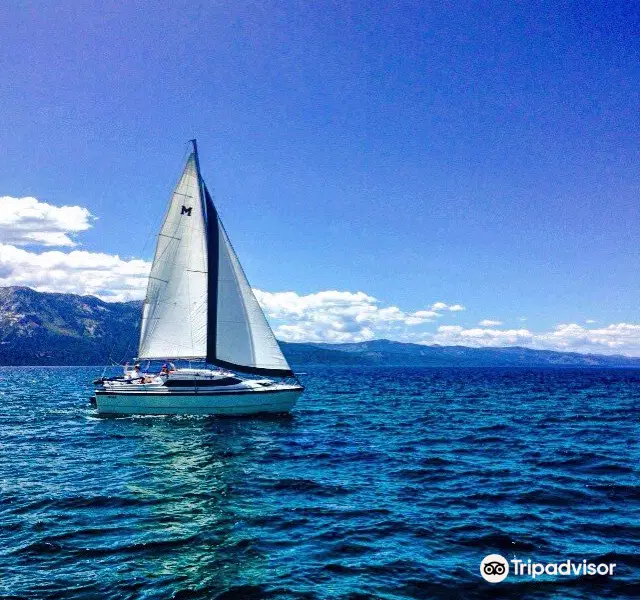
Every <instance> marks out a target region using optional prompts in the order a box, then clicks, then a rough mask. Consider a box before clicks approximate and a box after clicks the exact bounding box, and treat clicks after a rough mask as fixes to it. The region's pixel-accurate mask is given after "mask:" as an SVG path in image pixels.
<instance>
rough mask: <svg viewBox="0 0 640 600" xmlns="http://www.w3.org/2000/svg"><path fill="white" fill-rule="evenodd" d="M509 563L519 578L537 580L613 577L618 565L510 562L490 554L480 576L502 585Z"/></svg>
mask: <svg viewBox="0 0 640 600" xmlns="http://www.w3.org/2000/svg"><path fill="white" fill-rule="evenodd" d="M509 563H511V565H512V571H513V574H514V575H517V576H521V577H523V576H527V577H530V578H531V579H535V578H536V577H539V576H540V575H552V576H557V575H560V576H574V577H576V576H583V575H613V570H614V569H615V568H616V563H598V564H596V563H588V562H587V561H586V560H583V561H581V562H573V561H572V560H565V561H564V562H561V563H537V562H532V561H531V559H529V560H527V561H524V560H520V559H518V558H512V559H511V560H510V561H508V560H507V559H506V558H504V557H503V556H500V555H499V554H489V555H487V556H485V557H484V558H483V559H482V562H481V563H480V575H482V577H483V578H484V579H485V580H486V581H488V582H489V583H500V582H501V581H504V580H505V579H506V578H507V575H509Z"/></svg>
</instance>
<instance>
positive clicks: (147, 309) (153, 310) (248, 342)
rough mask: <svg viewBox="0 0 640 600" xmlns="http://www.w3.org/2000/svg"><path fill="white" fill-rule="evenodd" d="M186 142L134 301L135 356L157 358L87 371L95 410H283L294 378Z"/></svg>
mask: <svg viewBox="0 0 640 600" xmlns="http://www.w3.org/2000/svg"><path fill="white" fill-rule="evenodd" d="M191 145H192V147H191V148H190V152H189V156H188V158H187V162H186V165H185V167H184V169H183V171H182V175H181V177H180V180H179V181H178V184H177V185H176V187H175V189H174V191H173V194H172V196H171V200H170V202H169V207H168V209H167V212H166V215H165V217H164V221H163V223H162V227H161V229H160V232H159V234H158V238H157V242H156V249H155V254H154V258H153V264H152V266H151V272H150V274H149V280H148V284H147V293H146V298H145V300H144V304H143V308H142V327H141V331H140V342H139V345H138V357H137V359H136V360H137V361H139V362H140V361H149V363H148V364H149V365H151V364H152V361H163V362H164V363H165V364H164V365H163V367H162V370H161V371H160V372H159V373H151V372H146V373H145V372H142V371H140V370H139V365H136V369H135V370H129V369H128V368H127V367H126V366H125V370H124V373H123V375H122V376H119V377H111V378H104V377H103V378H100V379H99V380H96V381H95V382H94V383H95V384H96V392H95V405H96V408H97V411H98V413H100V414H144V415H173V414H198V415H223V414H224V415H249V414H257V413H284V412H289V411H290V410H291V409H292V408H293V407H294V405H295V403H296V401H297V399H298V397H299V396H300V394H301V393H302V392H303V390H304V387H303V386H302V385H301V384H300V383H299V381H298V380H297V378H296V377H295V375H294V373H293V371H292V370H291V367H290V366H289V364H288V363H287V359H286V358H285V357H284V355H283V354H282V350H281V349H280V346H279V344H278V341H277V340H276V338H275V336H274V334H273V331H272V330H271V327H270V326H269V323H268V321H267V319H266V317H265V315H264V313H263V312H262V309H261V307H260V305H259V304H258V301H257V299H256V297H255V295H254V293H253V291H252V289H251V286H250V285H249V282H248V281H247V277H246V276H245V274H244V271H243V269H242V266H241V265H240V261H239V260H238V257H237V255H236V253H235V251H234V249H233V247H232V246H231V242H230V241H229V236H228V235H227V232H226V231H225V229H224V226H223V225H222V221H221V220H220V217H219V215H218V213H217V211H216V208H215V206H214V204H213V201H212V199H211V194H210V193H209V190H208V189H207V186H206V184H205V182H204V179H203V178H202V175H201V174H200V161H199V158H198V146H197V143H196V141H195V140H192V141H191ZM194 362H197V363H198V364H197V366H196V367H194V365H193V363H194ZM175 363H186V364H188V365H189V367H176V366H175ZM199 367H200V368H199Z"/></svg>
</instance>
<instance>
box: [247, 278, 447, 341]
mask: <svg viewBox="0 0 640 600" xmlns="http://www.w3.org/2000/svg"><path fill="white" fill-rule="evenodd" d="M254 291H255V293H256V297H257V298H258V301H259V302H260V304H261V305H262V307H263V309H264V310H265V312H266V313H267V316H268V317H269V318H270V319H272V320H273V321H275V323H274V324H275V331H276V335H277V336H278V337H279V338H280V339H283V340H286V341H296V342H300V341H307V342H309V341H316V342H321V341H322V342H359V341H364V340H369V339H373V338H379V337H394V338H396V339H397V338H402V339H407V337H411V332H410V330H411V329H412V328H415V327H417V326H421V325H425V324H427V323H432V322H433V320H434V319H435V318H437V317H440V316H441V314H442V313H441V312H438V311H437V310H436V309H437V308H441V310H452V309H451V307H450V305H447V304H444V303H443V302H441V303H436V304H434V305H432V306H431V308H430V309H429V310H417V311H414V312H405V311H403V310H401V309H400V308H398V307H397V306H381V303H380V301H379V300H378V299H377V298H374V297H373V296H369V295H368V294H365V293H364V292H346V291H337V290H327V291H322V292H317V293H315V294H307V295H300V294H297V293H296V292H276V293H272V292H265V291H262V290H254ZM452 306H459V305H452ZM455 310H459V309H455Z"/></svg>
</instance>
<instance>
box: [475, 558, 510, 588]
mask: <svg viewBox="0 0 640 600" xmlns="http://www.w3.org/2000/svg"><path fill="white" fill-rule="evenodd" d="M480 574H481V575H482V576H483V577H484V578H485V579H486V580H487V581H488V582H489V583H499V582H500V581H504V580H505V579H506V578H507V575H508V574H509V563H508V562H507V559H506V558H502V556H500V555H499V554H489V555H487V556H485V557H484V558H483V559H482V562H481V563H480Z"/></svg>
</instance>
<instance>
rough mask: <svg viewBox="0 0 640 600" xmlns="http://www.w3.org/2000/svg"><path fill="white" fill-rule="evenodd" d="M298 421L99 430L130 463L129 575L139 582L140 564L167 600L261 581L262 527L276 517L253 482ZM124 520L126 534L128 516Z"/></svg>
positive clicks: (126, 425)
mask: <svg viewBox="0 0 640 600" xmlns="http://www.w3.org/2000/svg"><path fill="white" fill-rule="evenodd" d="M295 421H296V420H295V417H292V416H290V415H278V416H276V415H269V416H261V417H252V418H250V419H249V418H240V419H239V418H237V417H235V418H233V419H230V418H198V417H175V416H171V417H162V418H158V417H153V418H152V417H128V418H123V419H113V418H112V419H100V420H99V421H97V422H98V423H99V424H98V425H97V426H98V427H99V428H100V429H101V431H102V433H103V434H104V435H106V436H117V437H118V438H120V442H121V443H123V444H124V446H125V447H126V448H125V449H124V454H126V455H128V457H129V461H131V460H133V463H134V464H131V462H130V463H129V465H128V466H125V465H120V466H119V467H118V468H117V471H115V473H117V475H116V476H117V477H118V478H123V479H124V480H123V481H122V483H123V484H124V486H123V489H122V491H123V492H124V494H125V495H126V496H127V497H129V498H131V499H132V500H134V501H135V503H136V504H137V505H138V508H137V509H136V511H135V517H134V519H135V530H134V531H131V534H132V537H131V539H130V540H129V541H128V542H126V543H124V544H123V545H122V547H121V549H122V551H123V552H125V553H127V554H128V553H129V552H132V553H133V556H129V558H128V559H127V562H129V561H132V564H131V568H132V569H133V570H135V571H136V572H137V573H138V574H139V573H140V567H141V564H140V563H141V562H143V563H144V572H145V574H146V577H148V578H150V579H152V580H153V582H154V589H156V590H157V589H158V588H159V587H160V588H164V589H166V591H167V597H169V596H171V595H173V594H179V593H181V592H183V593H186V592H187V591H189V592H194V593H198V594H208V595H212V596H215V595H217V594H219V593H221V592H223V591H225V590H229V589H230V588H232V587H233V586H238V585H248V586H250V585H254V584H255V583H256V582H259V581H261V580H264V578H262V577H261V573H262V572H263V571H264V570H266V569H268V565H269V542H268V539H265V537H264V527H265V522H266V521H268V520H269V518H270V516H269V515H270V514H271V513H272V512H273V511H274V508H275V507H273V506H271V505H269V504H268V503H266V502H265V500H266V496H265V497H264V498H263V497H262V496H261V495H260V494H256V493H255V492H256V482H257V481H258V480H259V479H260V478H261V470H262V469H261V467H260V465H261V463H263V461H264V460H265V457H266V456H268V455H269V453H270V451H271V450H275V448H276V445H275V444H274V442H273V438H274V436H275V437H276V438H278V437H281V436H287V435H290V434H292V433H293V432H294V430H295ZM259 487H260V486H259V485H258V489H259ZM126 513H127V514H129V517H127V516H125V515H124V514H123V515H122V516H123V521H124V522H123V523H121V525H122V526H125V527H126V524H127V521H128V520H129V518H130V517H131V515H130V509H127V511H126ZM252 530H253V531H254V532H255V536H253V535H251V532H252ZM134 565H135V566H134ZM123 568H128V567H126V566H123ZM248 589H249V588H248ZM245 591H246V590H245ZM246 593H253V592H250V591H248V592H246ZM257 593H259V590H257Z"/></svg>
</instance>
